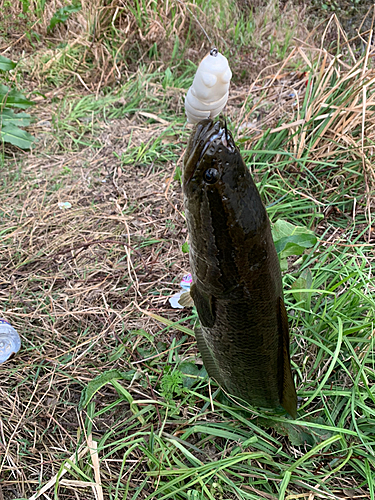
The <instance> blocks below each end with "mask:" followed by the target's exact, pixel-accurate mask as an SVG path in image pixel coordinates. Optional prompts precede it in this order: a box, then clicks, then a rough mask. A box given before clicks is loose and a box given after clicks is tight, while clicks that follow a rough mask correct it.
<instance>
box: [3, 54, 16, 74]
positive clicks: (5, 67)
mask: <svg viewBox="0 0 375 500" xmlns="http://www.w3.org/2000/svg"><path fill="white" fill-rule="evenodd" d="M16 66H17V63H15V62H13V61H11V60H10V59H8V58H7V57H4V56H0V70H1V71H10V70H11V69H14V68H15V67H16Z"/></svg>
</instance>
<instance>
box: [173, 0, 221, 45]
mask: <svg viewBox="0 0 375 500" xmlns="http://www.w3.org/2000/svg"><path fill="white" fill-rule="evenodd" d="M177 2H178V3H179V4H180V5H183V6H184V7H185V8H186V9H187V10H188V11H189V12H190V15H191V16H192V17H193V18H194V19H195V21H196V23H197V24H198V26H199V27H200V29H201V30H202V31H203V33H204V34H205V35H206V38H207V40H208V41H209V42H210V45H211V47H212V40H211V38H210V37H209V36H208V34H207V31H206V30H205V29H204V28H203V26H202V25H201V23H200V22H199V20H198V18H197V16H196V15H195V14H194V12H193V11H192V10H190V7H188V6H187V5H186V4H185V3H184V2H183V1H182V0H177ZM212 50H216V52H217V49H214V48H213V49H212Z"/></svg>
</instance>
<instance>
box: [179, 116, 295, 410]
mask: <svg viewBox="0 0 375 500" xmlns="http://www.w3.org/2000/svg"><path fill="white" fill-rule="evenodd" d="M183 191H184V207H185V214H186V220H187V226H188V232H189V244H190V265H191V274H192V277H193V283H192V286H191V292H190V293H191V296H192V298H193V301H194V304H195V306H196V309H197V312H198V317H199V320H200V323H201V328H200V329H197V330H196V336H197V344H198V348H199V350H200V352H201V355H202V358H203V362H204V365H205V367H206V370H207V372H208V374H209V375H210V377H212V378H214V379H215V380H216V381H217V382H218V383H219V384H220V385H221V386H222V387H223V388H224V389H226V390H227V392H229V393H230V394H232V395H234V396H237V397H239V398H241V399H243V400H245V401H247V402H249V403H250V404H252V405H254V406H258V407H263V408H276V407H278V406H280V405H281V406H283V407H284V409H285V410H286V411H287V412H288V413H289V414H290V415H292V416H293V417H295V416H296V414H297V396H296V390H295V387H294V382H293V378H292V372H291V366H290V356H289V329H288V319H287V313H286V310H285V306H284V301H283V290H282V281H281V272H280V265H279V260H278V257H277V253H276V250H275V246H274V243H273V239H272V234H271V227H270V222H269V219H268V215H267V212H266V209H265V207H264V205H263V203H262V200H261V198H260V195H259V192H258V190H257V188H256V186H255V184H254V181H253V179H252V177H251V175H250V172H249V170H248V169H247V167H246V165H245V163H244V161H243V159H242V157H241V154H240V152H239V150H238V148H237V146H236V145H235V142H234V139H233V137H232V135H231V134H230V132H228V130H227V128H226V124H224V123H222V122H221V121H217V122H216V123H214V122H213V121H212V120H210V119H206V120H203V121H201V122H199V123H198V124H197V125H196V127H195V129H194V130H193V132H192V135H191V137H190V141H189V144H188V147H187V151H186V153H185V157H184V170H183Z"/></svg>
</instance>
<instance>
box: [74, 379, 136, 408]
mask: <svg viewBox="0 0 375 500" xmlns="http://www.w3.org/2000/svg"><path fill="white" fill-rule="evenodd" d="M134 373H135V370H130V372H127V373H124V372H120V371H118V370H109V371H107V372H104V373H102V374H101V375H98V376H97V377H95V378H94V379H93V380H91V382H89V383H88V384H87V386H86V387H85V388H84V389H83V391H82V394H81V400H80V402H79V405H78V408H79V410H82V409H83V408H85V407H86V406H87V405H88V403H89V402H90V401H91V399H92V397H93V396H94V395H95V394H96V393H97V392H98V391H99V390H100V389H101V388H102V387H103V386H105V385H106V384H108V383H109V382H112V381H113V380H132V378H133V377H134Z"/></svg>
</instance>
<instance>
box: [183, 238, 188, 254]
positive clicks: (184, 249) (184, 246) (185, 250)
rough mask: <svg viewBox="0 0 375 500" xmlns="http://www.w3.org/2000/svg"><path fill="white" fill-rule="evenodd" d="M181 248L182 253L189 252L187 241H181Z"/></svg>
mask: <svg viewBox="0 0 375 500" xmlns="http://www.w3.org/2000/svg"><path fill="white" fill-rule="evenodd" d="M181 250H182V251H183V253H189V243H188V242H187V241H185V243H183V245H182V247H181Z"/></svg>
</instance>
